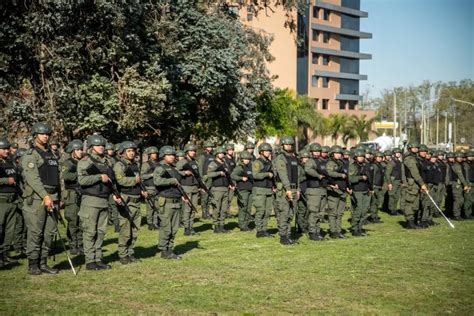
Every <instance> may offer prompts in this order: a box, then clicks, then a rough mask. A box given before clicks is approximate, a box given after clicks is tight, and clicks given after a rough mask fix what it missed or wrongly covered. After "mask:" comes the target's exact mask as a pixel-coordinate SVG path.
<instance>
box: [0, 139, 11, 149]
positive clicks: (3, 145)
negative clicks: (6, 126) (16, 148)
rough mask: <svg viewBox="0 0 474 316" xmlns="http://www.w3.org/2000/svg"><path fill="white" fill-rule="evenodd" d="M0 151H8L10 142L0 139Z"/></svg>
mask: <svg viewBox="0 0 474 316" xmlns="http://www.w3.org/2000/svg"><path fill="white" fill-rule="evenodd" d="M0 149H10V142H9V141H8V139H6V138H0Z"/></svg>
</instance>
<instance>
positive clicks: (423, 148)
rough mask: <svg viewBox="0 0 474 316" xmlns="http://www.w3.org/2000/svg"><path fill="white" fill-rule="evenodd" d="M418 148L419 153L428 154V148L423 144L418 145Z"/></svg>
mask: <svg viewBox="0 0 474 316" xmlns="http://www.w3.org/2000/svg"><path fill="white" fill-rule="evenodd" d="M419 148H420V149H419V151H425V152H428V146H426V145H424V144H422V145H420V147H419Z"/></svg>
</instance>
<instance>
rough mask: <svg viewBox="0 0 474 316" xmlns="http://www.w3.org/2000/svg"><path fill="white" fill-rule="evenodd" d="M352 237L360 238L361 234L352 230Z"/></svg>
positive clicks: (356, 230)
mask: <svg viewBox="0 0 474 316" xmlns="http://www.w3.org/2000/svg"><path fill="white" fill-rule="evenodd" d="M352 236H354V237H360V236H362V234H361V232H360V230H358V229H354V230H353V231H352Z"/></svg>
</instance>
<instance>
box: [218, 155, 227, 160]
mask: <svg viewBox="0 0 474 316" xmlns="http://www.w3.org/2000/svg"><path fill="white" fill-rule="evenodd" d="M224 156H225V155H224V153H218V154H217V158H219V159H220V160H222V159H224Z"/></svg>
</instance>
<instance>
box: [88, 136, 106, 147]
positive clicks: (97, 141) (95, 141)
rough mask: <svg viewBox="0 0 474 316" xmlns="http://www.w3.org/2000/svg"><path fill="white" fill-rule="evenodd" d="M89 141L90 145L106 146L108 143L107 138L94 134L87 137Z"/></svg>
mask: <svg viewBox="0 0 474 316" xmlns="http://www.w3.org/2000/svg"><path fill="white" fill-rule="evenodd" d="M87 143H88V144H89V147H92V146H105V144H107V140H106V139H105V138H104V137H103V136H102V135H92V136H89V138H88V139H87Z"/></svg>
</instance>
